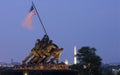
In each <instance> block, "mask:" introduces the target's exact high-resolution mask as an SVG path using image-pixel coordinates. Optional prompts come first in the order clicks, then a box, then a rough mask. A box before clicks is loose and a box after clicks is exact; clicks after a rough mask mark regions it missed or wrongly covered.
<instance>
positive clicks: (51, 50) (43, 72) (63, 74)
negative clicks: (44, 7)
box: [0, 2, 78, 75]
mask: <svg viewBox="0 0 120 75" xmlns="http://www.w3.org/2000/svg"><path fill="white" fill-rule="evenodd" d="M33 9H34V10H35V12H36V14H37V16H38V19H39V21H40V23H41V25H42V27H43V30H44V32H45V35H44V36H43V38H42V39H37V40H36V43H35V46H34V47H33V49H31V52H30V53H29V55H28V56H27V57H26V58H25V59H24V60H23V61H22V64H21V65H14V66H13V67H10V68H8V69H5V70H0V75H67V74H68V75H77V74H78V73H77V71H73V70H71V69H70V68H69V65H67V64H65V63H64V62H59V59H60V55H61V53H62V52H63V51H64V49H63V48H59V47H58V46H57V45H56V44H55V43H54V42H53V41H52V40H51V39H49V36H48V34H47V32H46V30H45V27H44V25H43V23H42V21H41V18H40V16H39V14H38V12H37V9H36V7H35V5H34V3H33V2H32V7H31V10H33Z"/></svg>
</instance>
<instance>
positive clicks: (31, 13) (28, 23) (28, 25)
mask: <svg viewBox="0 0 120 75" xmlns="http://www.w3.org/2000/svg"><path fill="white" fill-rule="evenodd" d="M34 15H35V9H34V7H33V6H31V8H30V11H29V13H28V15H27V17H26V18H25V20H24V23H23V25H24V26H25V27H26V28H28V29H31V28H32V19H33V16H34Z"/></svg>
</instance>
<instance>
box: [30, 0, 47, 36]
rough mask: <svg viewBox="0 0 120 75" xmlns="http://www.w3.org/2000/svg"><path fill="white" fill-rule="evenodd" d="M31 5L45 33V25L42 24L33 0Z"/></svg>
mask: <svg viewBox="0 0 120 75" xmlns="http://www.w3.org/2000/svg"><path fill="white" fill-rule="evenodd" d="M32 5H33V7H34V9H35V11H36V14H37V16H38V19H39V21H40V23H41V25H42V27H43V30H44V32H45V34H46V35H47V31H46V29H45V27H44V25H43V22H42V20H41V18H40V15H39V13H38V11H37V9H36V7H35V5H34V3H33V1H32Z"/></svg>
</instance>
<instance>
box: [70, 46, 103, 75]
mask: <svg viewBox="0 0 120 75" xmlns="http://www.w3.org/2000/svg"><path fill="white" fill-rule="evenodd" d="M95 51H96V49H95V48H90V47H82V48H81V49H79V50H78V53H77V61H78V64H76V67H72V68H74V69H77V70H78V71H79V72H80V73H82V74H83V75H101V73H102V71H101V64H102V62H101V61H102V59H101V58H100V57H99V56H98V55H97V54H96V53H95ZM78 67H79V68H78Z"/></svg>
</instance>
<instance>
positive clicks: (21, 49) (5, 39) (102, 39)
mask: <svg viewBox="0 0 120 75" xmlns="http://www.w3.org/2000/svg"><path fill="white" fill-rule="evenodd" d="M31 1H32V0H0V62H9V63H10V62H11V59H13V60H14V61H17V62H22V60H23V59H24V58H25V57H26V56H27V55H29V53H30V51H31V49H32V48H33V47H34V45H35V42H36V39H38V38H39V39H42V37H43V36H44V34H45V33H44V31H43V29H42V26H41V24H40V22H39V20H38V17H37V15H34V17H33V24H32V29H31V30H28V29H26V28H24V27H23V21H24V19H25V18H26V16H27V14H28V12H29V9H30V7H31ZM33 1H34V3H35V6H36V8H37V10H38V12H39V14H40V16H41V19H42V21H43V24H44V25H45V28H46V30H47V33H48V35H49V37H50V39H52V40H53V42H54V43H55V44H57V45H58V46H59V47H60V48H64V52H63V53H62V55H61V58H60V59H61V60H60V61H65V60H66V59H67V60H68V61H69V63H70V64H72V63H73V46H74V45H76V46H77V49H80V48H81V47H83V46H89V47H94V48H96V49H97V51H96V53H97V54H98V55H99V56H100V57H101V58H102V59H103V60H102V62H103V63H111V62H120V0H33Z"/></svg>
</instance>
